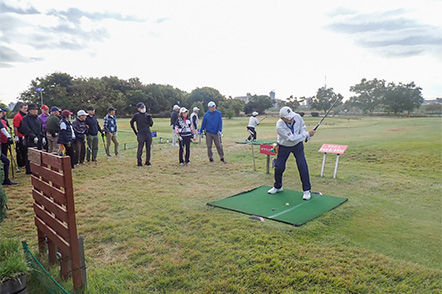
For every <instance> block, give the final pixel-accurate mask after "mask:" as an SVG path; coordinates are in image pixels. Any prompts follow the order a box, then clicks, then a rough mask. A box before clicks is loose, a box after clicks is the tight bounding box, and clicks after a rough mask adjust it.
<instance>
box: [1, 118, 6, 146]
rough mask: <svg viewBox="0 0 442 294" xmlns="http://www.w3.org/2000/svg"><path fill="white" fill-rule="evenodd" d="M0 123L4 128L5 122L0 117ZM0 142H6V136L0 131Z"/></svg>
mask: <svg viewBox="0 0 442 294" xmlns="http://www.w3.org/2000/svg"><path fill="white" fill-rule="evenodd" d="M0 124H3V126H4V127H5V128H6V122H5V120H3V119H0ZM0 143H2V144H4V143H8V138H7V137H6V136H5V135H3V133H2V132H0Z"/></svg>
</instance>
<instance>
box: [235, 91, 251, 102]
mask: <svg viewBox="0 0 442 294" xmlns="http://www.w3.org/2000/svg"><path fill="white" fill-rule="evenodd" d="M250 98H252V95H251V94H250V93H247V95H246V96H236V97H234V98H233V99H236V100H241V101H242V102H244V103H245V104H247V103H249V101H250Z"/></svg>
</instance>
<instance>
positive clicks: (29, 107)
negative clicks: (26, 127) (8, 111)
mask: <svg viewBox="0 0 442 294" xmlns="http://www.w3.org/2000/svg"><path fill="white" fill-rule="evenodd" d="M32 109H38V107H37V105H35V104H34V103H31V104H29V105H28V110H32Z"/></svg>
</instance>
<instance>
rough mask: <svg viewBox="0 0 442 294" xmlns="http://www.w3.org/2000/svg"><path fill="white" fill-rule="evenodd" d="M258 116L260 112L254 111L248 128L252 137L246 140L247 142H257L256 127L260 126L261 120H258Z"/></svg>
mask: <svg viewBox="0 0 442 294" xmlns="http://www.w3.org/2000/svg"><path fill="white" fill-rule="evenodd" d="M257 115H258V112H256V111H254V112H253V113H252V116H251V117H250V119H249V124H248V126H247V129H248V130H249V132H250V133H251V134H250V136H249V137H248V138H247V139H246V141H247V142H250V141H252V140H253V141H256V126H258V125H259V120H258V119H257V118H256V116H257Z"/></svg>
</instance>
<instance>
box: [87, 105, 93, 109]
mask: <svg viewBox="0 0 442 294" xmlns="http://www.w3.org/2000/svg"><path fill="white" fill-rule="evenodd" d="M86 110H94V107H93V106H92V105H90V106H88V107H87V108H86Z"/></svg>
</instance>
